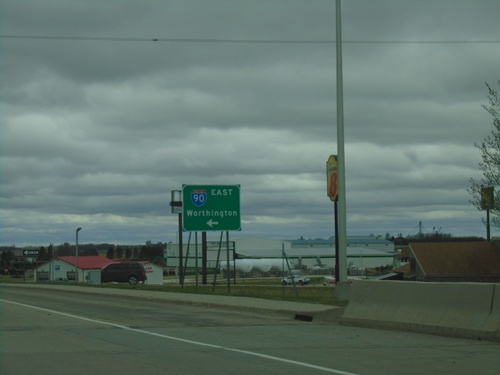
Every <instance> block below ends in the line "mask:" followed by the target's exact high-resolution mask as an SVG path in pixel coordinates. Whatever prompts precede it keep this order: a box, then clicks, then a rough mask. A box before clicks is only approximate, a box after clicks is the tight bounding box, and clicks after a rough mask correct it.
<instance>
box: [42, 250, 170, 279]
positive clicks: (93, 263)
mask: <svg viewBox="0 0 500 375" xmlns="http://www.w3.org/2000/svg"><path fill="white" fill-rule="evenodd" d="M110 263H117V261H116V260H112V259H108V258H106V257H103V256H80V257H78V265H77V259H76V257H74V256H61V257H56V258H54V259H52V260H51V261H50V262H47V263H44V264H41V265H39V266H38V267H36V268H35V270H34V273H33V277H34V279H35V281H75V280H76V277H75V276H76V272H78V282H86V281H87V280H88V279H89V273H90V272H93V271H94V272H95V271H100V270H101V269H102V268H103V267H105V266H107V265H108V264H110ZM140 263H142V264H144V268H145V269H146V276H147V280H146V282H145V284H150V285H162V284H163V268H162V267H161V266H159V265H158V264H156V263H152V262H148V261H140Z"/></svg>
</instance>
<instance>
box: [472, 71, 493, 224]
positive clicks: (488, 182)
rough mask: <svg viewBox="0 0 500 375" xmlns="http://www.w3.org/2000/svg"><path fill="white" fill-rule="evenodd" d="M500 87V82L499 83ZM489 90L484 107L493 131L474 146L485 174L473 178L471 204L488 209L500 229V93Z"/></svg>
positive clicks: (490, 88) (488, 86)
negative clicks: (478, 152) (491, 122)
mask: <svg viewBox="0 0 500 375" xmlns="http://www.w3.org/2000/svg"><path fill="white" fill-rule="evenodd" d="M498 86H499V87H500V80H499V81H498ZM486 87H487V88H488V104H487V105H483V106H482V107H483V108H484V109H485V110H486V111H487V112H488V113H489V114H490V115H491V116H492V117H493V129H492V130H491V133H490V134H489V135H487V136H486V137H485V138H484V140H483V142H482V143H480V144H474V145H475V146H476V147H477V148H478V149H479V151H480V152H481V159H482V161H481V162H480V163H479V169H480V170H481V172H482V173H483V176H482V177H481V178H480V179H477V180H476V179H474V178H471V179H470V180H469V181H470V184H471V186H470V188H469V189H467V190H468V192H469V193H470V194H471V196H472V199H471V200H470V202H471V203H472V204H473V205H474V206H475V207H476V208H477V209H478V210H485V209H486V208H488V209H489V210H490V214H491V215H492V218H491V222H492V223H493V225H494V226H496V227H500V193H499V192H498V189H497V187H498V186H499V185H500V97H499V96H498V91H496V90H495V89H493V88H492V87H491V86H490V85H488V84H487V83H486Z"/></svg>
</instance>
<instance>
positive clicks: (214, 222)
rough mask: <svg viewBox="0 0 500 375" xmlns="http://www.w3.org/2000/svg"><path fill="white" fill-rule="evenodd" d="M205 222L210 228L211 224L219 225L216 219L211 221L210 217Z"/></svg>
mask: <svg viewBox="0 0 500 375" xmlns="http://www.w3.org/2000/svg"><path fill="white" fill-rule="evenodd" d="M207 224H208V225H209V226H210V228H212V225H219V222H218V221H212V219H210V220H208V221H207Z"/></svg>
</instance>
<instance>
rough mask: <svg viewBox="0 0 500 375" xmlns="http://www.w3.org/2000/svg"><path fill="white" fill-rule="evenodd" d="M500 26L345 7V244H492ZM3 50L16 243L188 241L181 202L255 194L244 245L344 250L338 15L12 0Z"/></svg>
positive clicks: (373, 4) (457, 15)
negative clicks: (181, 233) (340, 234)
mask: <svg viewBox="0 0 500 375" xmlns="http://www.w3.org/2000/svg"><path fill="white" fill-rule="evenodd" d="M499 15H500V1H498V0H468V1H465V0H432V1H430V0H429V1H425V0H420V1H415V0H385V1H383V0H379V1H373V0H364V1H363V0H344V1H343V2H342V33H343V41H344V44H343V68H344V118H345V123H344V124H345V125H344V129H345V130H344V132H345V150H346V151H345V153H346V190H347V194H346V199H347V235H348V236H350V235H369V234H375V235H382V236H385V234H386V233H390V234H391V235H394V236H397V235H398V234H400V233H401V234H402V235H403V236H407V235H411V234H416V233H418V231H419V222H422V226H423V229H424V232H425V233H430V232H432V231H440V232H441V233H451V234H452V235H453V236H456V237H458V236H469V235H473V236H482V237H484V236H485V235H486V230H485V227H484V225H483V223H482V218H483V217H484V216H485V214H484V213H482V212H479V211H477V210H476V209H475V208H474V207H473V206H472V205H471V204H470V203H469V198H470V197H469V194H468V192H467V188H468V187H469V178H470V177H476V178H477V177H480V174H479V171H478V166H477V165H478V162H479V161H480V154H479V150H478V149H476V148H475V147H474V143H475V142H476V143H478V142H481V141H482V139H483V138H484V137H485V136H486V135H487V134H488V133H489V132H490V131H491V129H492V119H491V116H490V115H489V114H488V113H487V112H486V111H485V110H484V109H483V108H481V105H482V104H486V103H487V88H486V86H485V82H488V83H490V84H491V85H492V86H496V82H497V80H498V79H500V24H499V22H498V19H499ZM0 34H1V38H0V82H1V84H0V101H1V107H0V131H1V133H0V163H1V164H0V167H1V170H0V172H1V190H0V194H1V195H0V199H1V205H0V220H1V231H0V236H1V238H0V244H3V245H12V244H16V245H17V246H20V245H27V244H32V245H48V244H50V243H54V244H60V243H63V242H70V243H73V242H74V237H75V229H76V228H77V227H82V228H83V229H82V231H81V232H80V233H79V240H80V242H82V243H101V242H114V243H122V244H126V243H132V244H141V243H144V242H145V241H148V240H150V241H152V242H159V241H161V242H169V241H174V242H175V241H176V235H177V231H178V224H177V215H175V214H172V213H171V210H170V207H169V205H168V204H169V201H170V192H171V191H172V190H179V189H181V188H182V185H183V184H207V185H212V184H214V185H215V184H225V185H236V184H240V185H241V217H242V230H241V232H231V234H230V236H233V237H234V236H260V237H267V238H274V239H296V238H299V237H301V236H303V237H304V238H318V237H322V238H328V237H330V236H332V235H333V233H334V232H333V203H332V202H331V201H330V200H329V198H328V197H327V193H326V172H325V163H326V161H327V159H328V157H329V155H331V154H336V153H337V128H336V68H335V63H336V57H335V43H334V41H335V1H334V0H297V1H295V0H265V1H264V0H252V1H250V0H239V1H238V0H193V1H190V0H182V1H181V0H176V1H173V0H169V1H165V0H156V1H153V0H148V1H146V0H145V1H132V0H128V1H127V0H106V1H102V0H85V1H68V0H37V1H24V0H0ZM154 39H158V40H157V41H155V40H154ZM231 41H234V42H231ZM266 41H267V42H266ZM301 41H304V43H301ZM268 42H269V43H268ZM324 42H329V43H324ZM497 234H500V233H498V231H497V230H492V235H497ZM219 235H220V233H219V232H216V233H212V232H211V233H210V234H209V238H210V239H212V238H218V236H219ZM186 236H187V235H186Z"/></svg>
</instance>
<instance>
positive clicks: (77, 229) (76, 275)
mask: <svg viewBox="0 0 500 375" xmlns="http://www.w3.org/2000/svg"><path fill="white" fill-rule="evenodd" d="M81 230H82V228H76V261H75V264H76V265H75V271H76V272H75V282H78V232H80V231H81Z"/></svg>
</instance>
